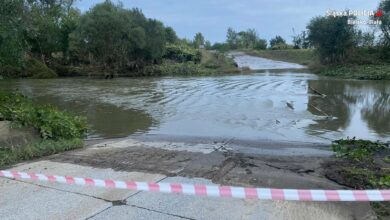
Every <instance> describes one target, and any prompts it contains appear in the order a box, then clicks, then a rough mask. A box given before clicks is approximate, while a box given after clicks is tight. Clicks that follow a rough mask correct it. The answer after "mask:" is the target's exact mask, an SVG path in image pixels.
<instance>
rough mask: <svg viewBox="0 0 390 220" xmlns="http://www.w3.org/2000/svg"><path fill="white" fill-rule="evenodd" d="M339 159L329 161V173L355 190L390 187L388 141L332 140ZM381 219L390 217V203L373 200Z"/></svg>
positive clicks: (331, 176) (327, 166)
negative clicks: (385, 142)
mask: <svg viewBox="0 0 390 220" xmlns="http://www.w3.org/2000/svg"><path fill="white" fill-rule="evenodd" d="M332 149H333V151H334V152H335V154H336V157H337V159H336V160H335V161H331V162H328V164H326V166H325V167H326V174H325V175H326V176H327V177H328V178H329V179H331V180H333V181H335V182H337V183H339V184H341V185H345V186H348V187H351V188H354V189H389V188H390V149H389V145H388V144H384V143H380V142H371V141H367V140H356V139H344V140H343V139H341V140H337V141H334V142H333V143H332ZM372 206H373V208H374V210H375V211H376V213H377V215H378V217H380V219H388V218H390V202H374V203H372Z"/></svg>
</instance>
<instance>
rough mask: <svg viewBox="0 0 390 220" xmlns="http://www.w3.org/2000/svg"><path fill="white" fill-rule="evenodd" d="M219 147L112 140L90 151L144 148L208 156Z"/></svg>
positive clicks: (218, 144)
mask: <svg viewBox="0 0 390 220" xmlns="http://www.w3.org/2000/svg"><path fill="white" fill-rule="evenodd" d="M220 146H221V143H186V142H170V141H139V140H135V139H125V140H120V141H117V140H113V141H107V142H102V143H98V144H95V145H92V146H91V147H90V149H99V148H102V147H104V148H126V147H144V148H160V149H164V150H172V151H173V150H175V151H188V152H195V153H204V154H209V153H211V152H213V151H215V150H216V149H218V148H219V147H220Z"/></svg>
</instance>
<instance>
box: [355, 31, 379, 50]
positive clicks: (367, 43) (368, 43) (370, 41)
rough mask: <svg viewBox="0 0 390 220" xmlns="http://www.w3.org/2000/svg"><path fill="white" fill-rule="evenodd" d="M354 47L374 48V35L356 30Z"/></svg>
mask: <svg viewBox="0 0 390 220" xmlns="http://www.w3.org/2000/svg"><path fill="white" fill-rule="evenodd" d="M355 38H356V42H355V43H356V45H357V46H358V47H366V48H367V47H374V46H375V33H374V32H371V33H370V32H362V31H361V30H358V31H357V32H356V36H355Z"/></svg>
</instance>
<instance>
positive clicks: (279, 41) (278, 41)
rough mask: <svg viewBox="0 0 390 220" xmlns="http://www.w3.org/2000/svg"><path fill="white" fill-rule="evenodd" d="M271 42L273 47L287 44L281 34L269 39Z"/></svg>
mask: <svg viewBox="0 0 390 220" xmlns="http://www.w3.org/2000/svg"><path fill="white" fill-rule="evenodd" d="M269 44H270V46H271V47H274V46H276V45H280V44H286V41H285V40H284V39H283V38H282V37H281V36H278V35H277V36H275V37H274V38H272V39H271V40H270V41H269Z"/></svg>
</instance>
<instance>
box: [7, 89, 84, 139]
mask: <svg viewBox="0 0 390 220" xmlns="http://www.w3.org/2000/svg"><path fill="white" fill-rule="evenodd" d="M0 117H1V118H4V119H6V120H9V121H12V122H13V123H15V124H17V125H20V126H29V127H33V128H35V129H37V130H38V131H39V133H40V135H41V137H42V138H43V139H52V140H59V139H74V138H82V137H83V136H84V134H85V133H86V131H87V124H86V120H85V119H84V118H83V117H77V116H73V115H72V114H70V113H67V112H62V111H59V110H58V109H56V108H55V107H53V106H50V105H46V106H38V105H35V104H33V103H32V102H31V101H30V100H29V99H28V98H26V97H25V96H23V95H21V94H9V93H2V92H1V93H0Z"/></svg>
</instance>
